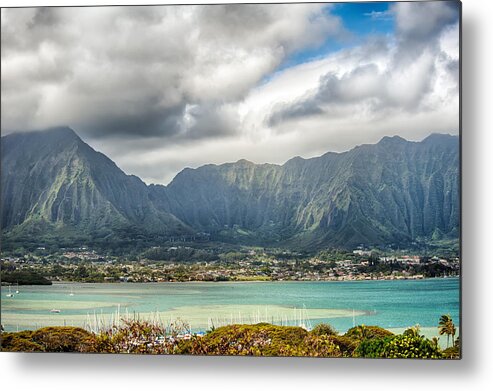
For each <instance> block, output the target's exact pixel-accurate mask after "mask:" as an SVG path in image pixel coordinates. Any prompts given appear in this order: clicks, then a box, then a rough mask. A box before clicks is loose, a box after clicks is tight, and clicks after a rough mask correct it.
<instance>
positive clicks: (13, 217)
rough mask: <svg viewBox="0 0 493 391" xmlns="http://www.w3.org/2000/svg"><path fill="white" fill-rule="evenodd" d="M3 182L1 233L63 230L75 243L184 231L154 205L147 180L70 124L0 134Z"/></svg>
mask: <svg viewBox="0 0 493 391" xmlns="http://www.w3.org/2000/svg"><path fill="white" fill-rule="evenodd" d="M1 179H2V211H3V213H2V230H3V231H7V232H9V231H11V232H14V233H15V234H16V235H21V236H23V237H29V236H31V235H40V236H41V237H43V236H46V235H53V236H54V238H56V237H57V236H61V237H62V238H66V236H67V235H68V236H70V237H72V238H73V239H74V240H76V241H77V242H79V243H80V242H81V241H84V240H88V239H100V240H111V239H112V238H116V237H119V238H123V237H126V238H127V239H132V236H133V235H142V234H147V235H155V236H158V237H159V236H162V237H166V236H167V235H168V234H169V233H174V232H186V231H188V230H189V229H188V228H187V227H185V225H184V224H183V223H181V222H180V221H179V220H178V219H176V218H175V217H174V216H172V215H170V214H169V213H167V212H164V211H160V210H158V209H156V207H155V206H154V204H153V203H152V202H151V201H150V200H149V197H148V189H147V186H146V185H145V183H144V182H142V181H141V180H140V179H139V178H137V177H135V176H129V175H126V174H125V173H124V172H123V171H121V170H120V169H119V168H118V167H117V166H116V165H115V163H113V162H112V161H111V160H110V159H108V158H107V157H106V156H104V155H103V154H101V153H99V152H96V151H94V150H93V149H92V148H91V147H90V146H88V145H87V144H85V143H84V142H83V141H82V140H81V139H80V138H79V137H78V136H77V135H76V134H75V132H73V131H72V130H71V129H69V128H55V129H49V130H47V131H43V132H30V133H22V134H12V135H8V136H5V137H2V176H1ZM8 237H9V236H8V235H7V238H8ZM32 239H34V238H32ZM77 239H78V240H77Z"/></svg>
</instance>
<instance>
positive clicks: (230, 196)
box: [2, 128, 460, 247]
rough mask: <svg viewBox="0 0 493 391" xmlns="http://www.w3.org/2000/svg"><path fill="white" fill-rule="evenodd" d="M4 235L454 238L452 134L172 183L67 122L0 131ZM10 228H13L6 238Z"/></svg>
mask: <svg viewBox="0 0 493 391" xmlns="http://www.w3.org/2000/svg"><path fill="white" fill-rule="evenodd" d="M2 209H3V214H2V230H3V232H4V234H6V238H7V239H8V238H9V237H12V235H13V236H15V237H16V238H18V237H19V235H20V236H21V237H23V238H24V239H26V238H27V239H29V238H32V237H33V235H34V236H35V235H40V236H41V237H43V235H46V234H47V233H49V234H50V235H52V237H53V238H57V237H58V236H62V237H66V236H67V233H71V235H72V236H71V237H72V239H74V240H82V239H81V238H85V239H88V238H89V239H91V240H94V239H97V240H99V241H100V242H103V243H104V242H105V241H106V242H110V241H112V240H121V239H122V238H124V239H125V240H136V239H137V240H142V241H146V242H149V243H153V242H156V241H160V240H165V239H166V238H167V237H170V236H176V235H178V236H179V235H187V234H190V233H192V232H208V233H211V234H212V235H213V237H214V238H216V239H217V240H225V241H229V242H248V243H257V244H263V245H278V244H287V245H291V246H292V247H298V246H303V247H307V246H308V247H310V246H314V247H319V246H327V247H331V246H334V247H351V246H354V245H357V244H367V245H370V244H386V243H403V244H406V243H409V242H411V241H413V240H416V239H431V238H441V237H458V227H459V218H460V211H459V140H458V137H454V136H449V135H432V136H430V137H428V138H427V139H425V140H423V141H422V142H409V141H406V140H404V139H402V138H399V137H392V138H389V137H385V138H383V139H382V140H381V141H380V142H379V143H378V144H375V145H362V146H359V147H356V148H354V149H352V150H350V151H348V152H345V153H339V154H337V153H327V154H325V155H323V156H320V157H317V158H313V159H302V158H299V157H297V158H293V159H291V160H289V161H288V162H286V163H285V164H284V165H282V166H279V165H273V164H254V163H251V162H248V161H246V160H240V161H238V162H236V163H227V164H223V165H206V166H203V167H200V168H198V169H185V170H183V171H182V172H180V173H179V174H178V175H177V176H176V177H175V179H174V180H173V181H172V182H171V183H170V184H169V185H168V186H160V185H151V186H146V185H145V184H144V183H143V182H142V181H141V180H140V179H138V178H137V177H135V176H129V175H126V174H125V173H123V172H122V171H121V170H120V169H119V168H118V167H117V166H116V165H115V164H114V163H113V162H112V161H111V160H110V159H108V158H107V157H106V156H104V155H103V154H101V153H98V152H96V151H94V150H93V149H92V148H91V147H90V146H88V145H87V144H85V143H84V142H83V141H82V140H81V139H80V138H79V137H78V136H77V135H76V134H75V133H74V132H73V131H72V130H70V129H68V128H57V129H51V130H47V131H43V132H32V133H23V134H12V135H9V136H5V137H2ZM9 235H10V236H9Z"/></svg>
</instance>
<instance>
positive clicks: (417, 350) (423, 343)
mask: <svg viewBox="0 0 493 391" xmlns="http://www.w3.org/2000/svg"><path fill="white" fill-rule="evenodd" d="M354 356H355V357H368V358H375V357H382V358H442V353H441V352H440V349H439V348H438V347H437V346H436V345H435V344H434V343H433V342H432V341H430V340H429V339H426V338H424V337H423V336H410V335H404V334H403V335H396V336H393V337H385V338H377V339H373V340H364V341H362V342H361V344H360V345H359V346H358V348H357V349H356V350H355V351H354Z"/></svg>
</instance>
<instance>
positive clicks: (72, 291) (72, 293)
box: [69, 287, 74, 296]
mask: <svg viewBox="0 0 493 391" xmlns="http://www.w3.org/2000/svg"><path fill="white" fill-rule="evenodd" d="M73 295H74V288H72V287H70V293H69V296H73Z"/></svg>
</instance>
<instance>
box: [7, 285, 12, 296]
mask: <svg viewBox="0 0 493 391" xmlns="http://www.w3.org/2000/svg"><path fill="white" fill-rule="evenodd" d="M6 296H7V297H14V294H13V293H12V290H11V288H10V285H9V293H7V295H6Z"/></svg>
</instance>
